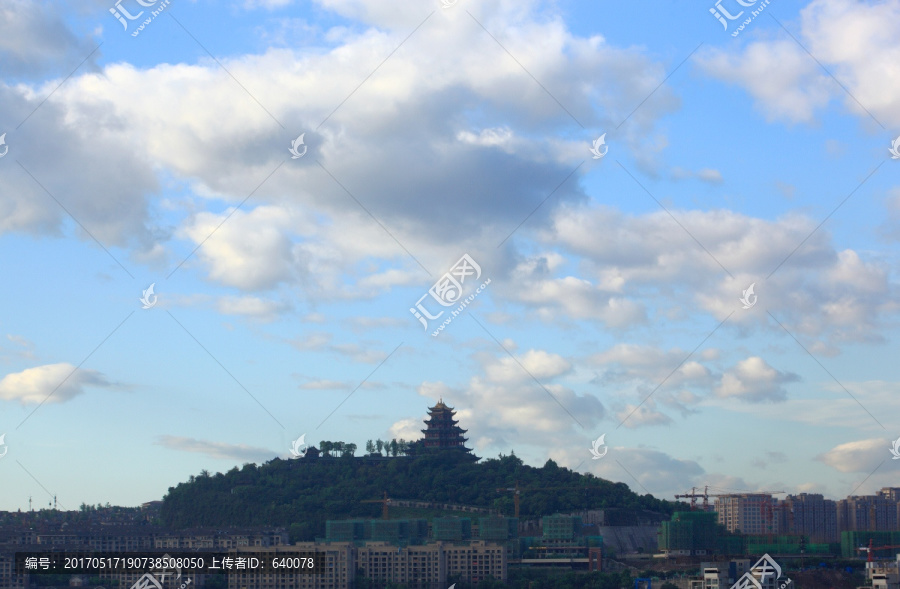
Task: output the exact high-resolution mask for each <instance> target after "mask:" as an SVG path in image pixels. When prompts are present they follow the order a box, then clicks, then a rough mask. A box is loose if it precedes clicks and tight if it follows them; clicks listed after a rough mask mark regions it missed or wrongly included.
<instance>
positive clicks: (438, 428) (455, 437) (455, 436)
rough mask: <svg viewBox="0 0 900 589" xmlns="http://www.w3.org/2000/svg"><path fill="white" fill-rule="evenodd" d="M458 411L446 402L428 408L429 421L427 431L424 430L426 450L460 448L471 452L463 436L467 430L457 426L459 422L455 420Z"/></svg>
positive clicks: (426, 422) (441, 401) (426, 423)
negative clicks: (445, 403)
mask: <svg viewBox="0 0 900 589" xmlns="http://www.w3.org/2000/svg"><path fill="white" fill-rule="evenodd" d="M454 415H456V411H454V410H453V408H452V407H448V406H447V405H444V400H443V399H441V400H439V401H438V404H437V405H435V406H434V407H429V408H428V419H426V420H425V425H426V426H427V427H426V429H423V430H422V433H423V434H425V439H424V440H423V441H422V443H423V445H424V446H425V448H439V449H441V450H443V449H446V448H460V449H463V450H465V451H466V452H471V450H470V449H469V448H466V441H467V440H468V439H467V438H465V437H463V434H464V433H466V431H467V430H464V429H462V428H461V427H459V426H458V425H457V423H458V422H457V421H456V420H455V419H453V416H454Z"/></svg>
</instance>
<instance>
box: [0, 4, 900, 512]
mask: <svg viewBox="0 0 900 589" xmlns="http://www.w3.org/2000/svg"><path fill="white" fill-rule="evenodd" d="M756 3H759V4H760V6H759V7H756V8H746V9H744V10H746V11H747V12H748V14H745V15H743V16H742V17H741V20H731V15H733V14H736V13H737V12H738V8H737V7H738V5H737V4H735V3H731V4H733V6H732V5H731V4H729V2H728V0H725V2H722V3H719V4H716V3H714V2H709V3H708V6H707V5H706V4H701V5H697V6H693V7H690V8H689V9H686V8H685V7H680V6H676V5H674V4H672V5H668V6H660V7H657V8H653V9H650V8H647V7H646V6H638V5H606V4H604V5H590V6H587V5H584V4H583V3H578V2H573V1H570V0H563V1H560V2H552V3H548V2H537V1H524V2H522V1H519V2H513V1H512V0H493V1H489V2H472V1H467V0H458V1H456V2H441V1H440V0H435V1H433V2H428V3H424V4H423V3H421V2H414V1H413V0H398V2H395V3H394V4H393V5H391V6H387V5H383V4H380V3H377V2H368V1H365V0H313V1H312V2H310V3H300V2H297V1H295V0H232V1H230V2H227V3H225V4H216V3H213V2H211V0H196V1H192V2H181V1H175V0H173V1H171V2H167V1H166V0H152V1H149V0H148V2H144V3H143V5H142V4H138V3H137V2H136V0H122V1H121V2H118V3H117V2H110V1H108V0H102V1H101V0H88V1H86V2H79V3H76V2H74V1H70V0H59V1H56V2H46V3H33V2H28V1H26V0H11V1H10V2H8V3H7V6H6V7H5V8H4V10H3V11H0V37H2V38H3V39H4V41H3V42H0V106H2V108H0V154H2V155H0V265H2V268H3V269H4V275H3V277H4V281H3V285H4V288H2V289H0V309H3V311H0V436H3V439H2V444H0V454H2V457H0V483H2V486H3V488H4V492H3V493H2V495H0V510H8V511H15V510H17V509H20V508H22V509H23V510H24V508H25V506H26V505H27V501H28V497H29V496H33V497H34V498H35V499H37V498H39V497H40V498H42V502H43V503H46V502H47V501H48V500H49V501H51V502H52V499H51V497H52V496H53V495H56V496H57V497H58V499H59V503H60V505H61V507H64V508H66V509H77V507H78V505H80V504H82V503H86V504H89V505H94V504H97V503H102V504H105V503H107V502H109V503H111V504H114V505H126V506H127V505H139V504H141V503H145V502H147V501H151V500H156V499H159V498H161V497H162V496H163V495H164V494H165V493H166V490H167V489H168V488H169V487H170V486H174V485H176V484H177V483H178V482H182V481H186V480H188V478H189V477H190V476H191V475H196V474H198V473H199V472H200V471H201V470H204V469H205V470H210V471H214V472H216V471H219V472H225V471H227V470H229V469H231V468H232V467H233V466H235V465H237V466H240V465H241V464H244V463H247V462H256V463H260V462H264V461H267V460H270V459H272V458H275V457H281V458H288V457H290V456H291V449H292V444H293V443H294V442H295V441H296V440H298V439H299V438H300V436H302V435H305V436H306V438H305V439H306V443H307V444H318V443H319V441H320V440H342V441H345V442H348V443H356V444H357V445H358V446H359V448H363V446H364V444H365V442H366V440H368V439H376V438H382V439H383V438H387V439H390V438H398V439H399V438H404V439H406V440H414V439H418V438H420V437H421V432H420V430H421V429H422V422H423V421H424V420H425V419H426V418H427V408H428V407H430V406H433V405H434V404H435V403H437V402H438V400H440V399H443V401H444V402H446V403H447V404H448V405H450V406H452V407H453V408H455V410H456V412H457V413H456V417H455V418H456V419H457V420H458V421H459V426H460V427H461V428H463V429H464V430H466V431H467V433H466V437H467V438H468V442H467V445H468V446H469V447H470V448H472V451H473V453H475V454H476V455H478V456H481V457H484V458H493V457H496V456H498V455H499V454H509V453H510V452H511V451H514V452H515V453H516V455H517V456H519V457H520V458H522V459H523V460H524V461H525V462H526V463H528V464H531V465H534V466H541V465H543V464H544V463H545V462H546V461H547V460H548V459H552V460H554V461H556V462H557V463H558V464H560V465H561V466H565V467H568V468H572V469H575V470H577V471H578V472H582V473H592V474H594V475H597V476H600V477H603V478H606V479H609V480H612V481H616V482H622V483H625V484H626V485H628V486H629V488H631V489H632V490H633V491H635V492H636V493H639V494H644V493H652V494H653V495H654V496H656V497H659V498H663V499H669V500H671V499H673V496H674V495H675V494H676V493H685V492H689V491H690V489H691V488H692V487H703V486H705V485H712V486H714V487H717V488H719V489H729V490H734V491H756V490H765V489H770V490H774V489H779V490H784V491H786V493H787V494H795V495H796V494H799V493H802V492H807V493H818V494H823V495H824V496H825V497H826V498H828V499H841V498H844V497H847V496H850V495H872V494H874V493H876V492H877V491H878V490H879V489H881V488H884V487H895V486H897V484H898V474H900V460H897V459H895V458H900V450H898V443H897V442H896V441H897V440H900V423H898V422H897V418H896V415H898V413H900V412H898V409H900V398H898V396H897V395H896V390H897V388H898V384H900V367H898V366H897V365H896V362H894V358H896V356H897V346H896V339H897V335H898V322H897V319H898V311H900V305H898V303H897V301H898V300H900V297H898V283H897V276H898V270H900V257H898V242H900V152H898V151H897V150H898V148H900V141H898V139H900V84H898V82H897V80H900V59H898V55H900V53H898V52H900V49H898V48H897V47H896V42H895V41H894V40H895V39H897V38H900V0H889V1H884V2H877V3H876V2H858V3H853V4H852V5H848V4H846V3H842V2H838V1H837V0H812V1H809V2H794V1H789V0H784V1H782V0H779V1H778V2H773V3H769V4H766V5H765V6H764V10H762V4H763V3H762V2H761V0H756V2H754V4H756ZM146 5H150V6H146ZM714 6H715V7H718V9H719V11H718V12H717V11H716V9H715V8H714ZM723 7H725V8H723ZM141 11H143V14H142V15H141V16H139V17H138V16H136V15H137V14H138V13H139V12H141ZM717 15H718V16H717ZM132 17H134V18H132ZM744 19H746V21H745V20H744ZM4 150H5V151H4ZM895 153H896V154H897V155H896V157H895V155H894V154H895ZM423 326H424V329H423ZM601 438H602V440H601ZM601 442H602V443H601ZM600 446H603V447H605V452H600V451H599V448H600ZM4 451H5V454H4V453H3V452H4ZM35 503H36V505H37V504H39V503H38V502H37V501H36V502H35Z"/></svg>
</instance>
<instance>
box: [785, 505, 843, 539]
mask: <svg viewBox="0 0 900 589" xmlns="http://www.w3.org/2000/svg"><path fill="white" fill-rule="evenodd" d="M783 505H784V507H785V508H784V510H783V511H782V512H783V513H784V514H785V517H786V520H787V521H786V522H784V524H785V528H784V529H785V530H786V531H787V532H788V533H789V534H802V535H805V536H807V537H808V538H809V541H810V542H812V543H827V542H837V541H838V539H839V538H840V533H839V530H838V521H837V503H836V502H834V501H832V500H830V499H825V497H824V496H822V495H818V494H810V493H800V494H799V495H788V496H787V497H786V498H785V500H784V503H783Z"/></svg>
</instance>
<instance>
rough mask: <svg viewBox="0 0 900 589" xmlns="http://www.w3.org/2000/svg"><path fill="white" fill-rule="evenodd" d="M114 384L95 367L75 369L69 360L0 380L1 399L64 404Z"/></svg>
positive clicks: (37, 367) (29, 369) (25, 403)
mask: <svg viewBox="0 0 900 589" xmlns="http://www.w3.org/2000/svg"><path fill="white" fill-rule="evenodd" d="M115 386H116V385H114V384H113V383H111V382H109V381H108V380H107V379H106V377H105V376H104V375H103V374H101V373H99V372H97V371H96V370H86V369H76V368H75V367H74V366H73V365H71V364H68V363H59V364H45V365H43V366H36V367H34V368H28V369H26V370H23V371H22V372H15V373H10V374H7V375H6V376H4V377H3V378H2V379H0V399H3V400H5V401H18V402H19V403H21V404H22V405H32V404H34V405H36V404H39V403H44V402H46V403H65V402H66V401H70V400H71V399H73V398H74V397H77V396H78V395H81V394H83V393H84V392H85V391H86V389H89V388H111V387H115Z"/></svg>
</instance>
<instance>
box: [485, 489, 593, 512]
mask: <svg viewBox="0 0 900 589" xmlns="http://www.w3.org/2000/svg"><path fill="white" fill-rule="evenodd" d="M605 488H606V487H603V486H600V485H591V486H581V485H566V486H562V487H520V486H519V481H516V486H515V487H500V488H498V489H497V492H498V493H502V492H503V491H510V492H512V493H513V505H515V508H516V517H517V518H518V517H519V505H520V497H521V494H522V491H559V490H562V489H605Z"/></svg>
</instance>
